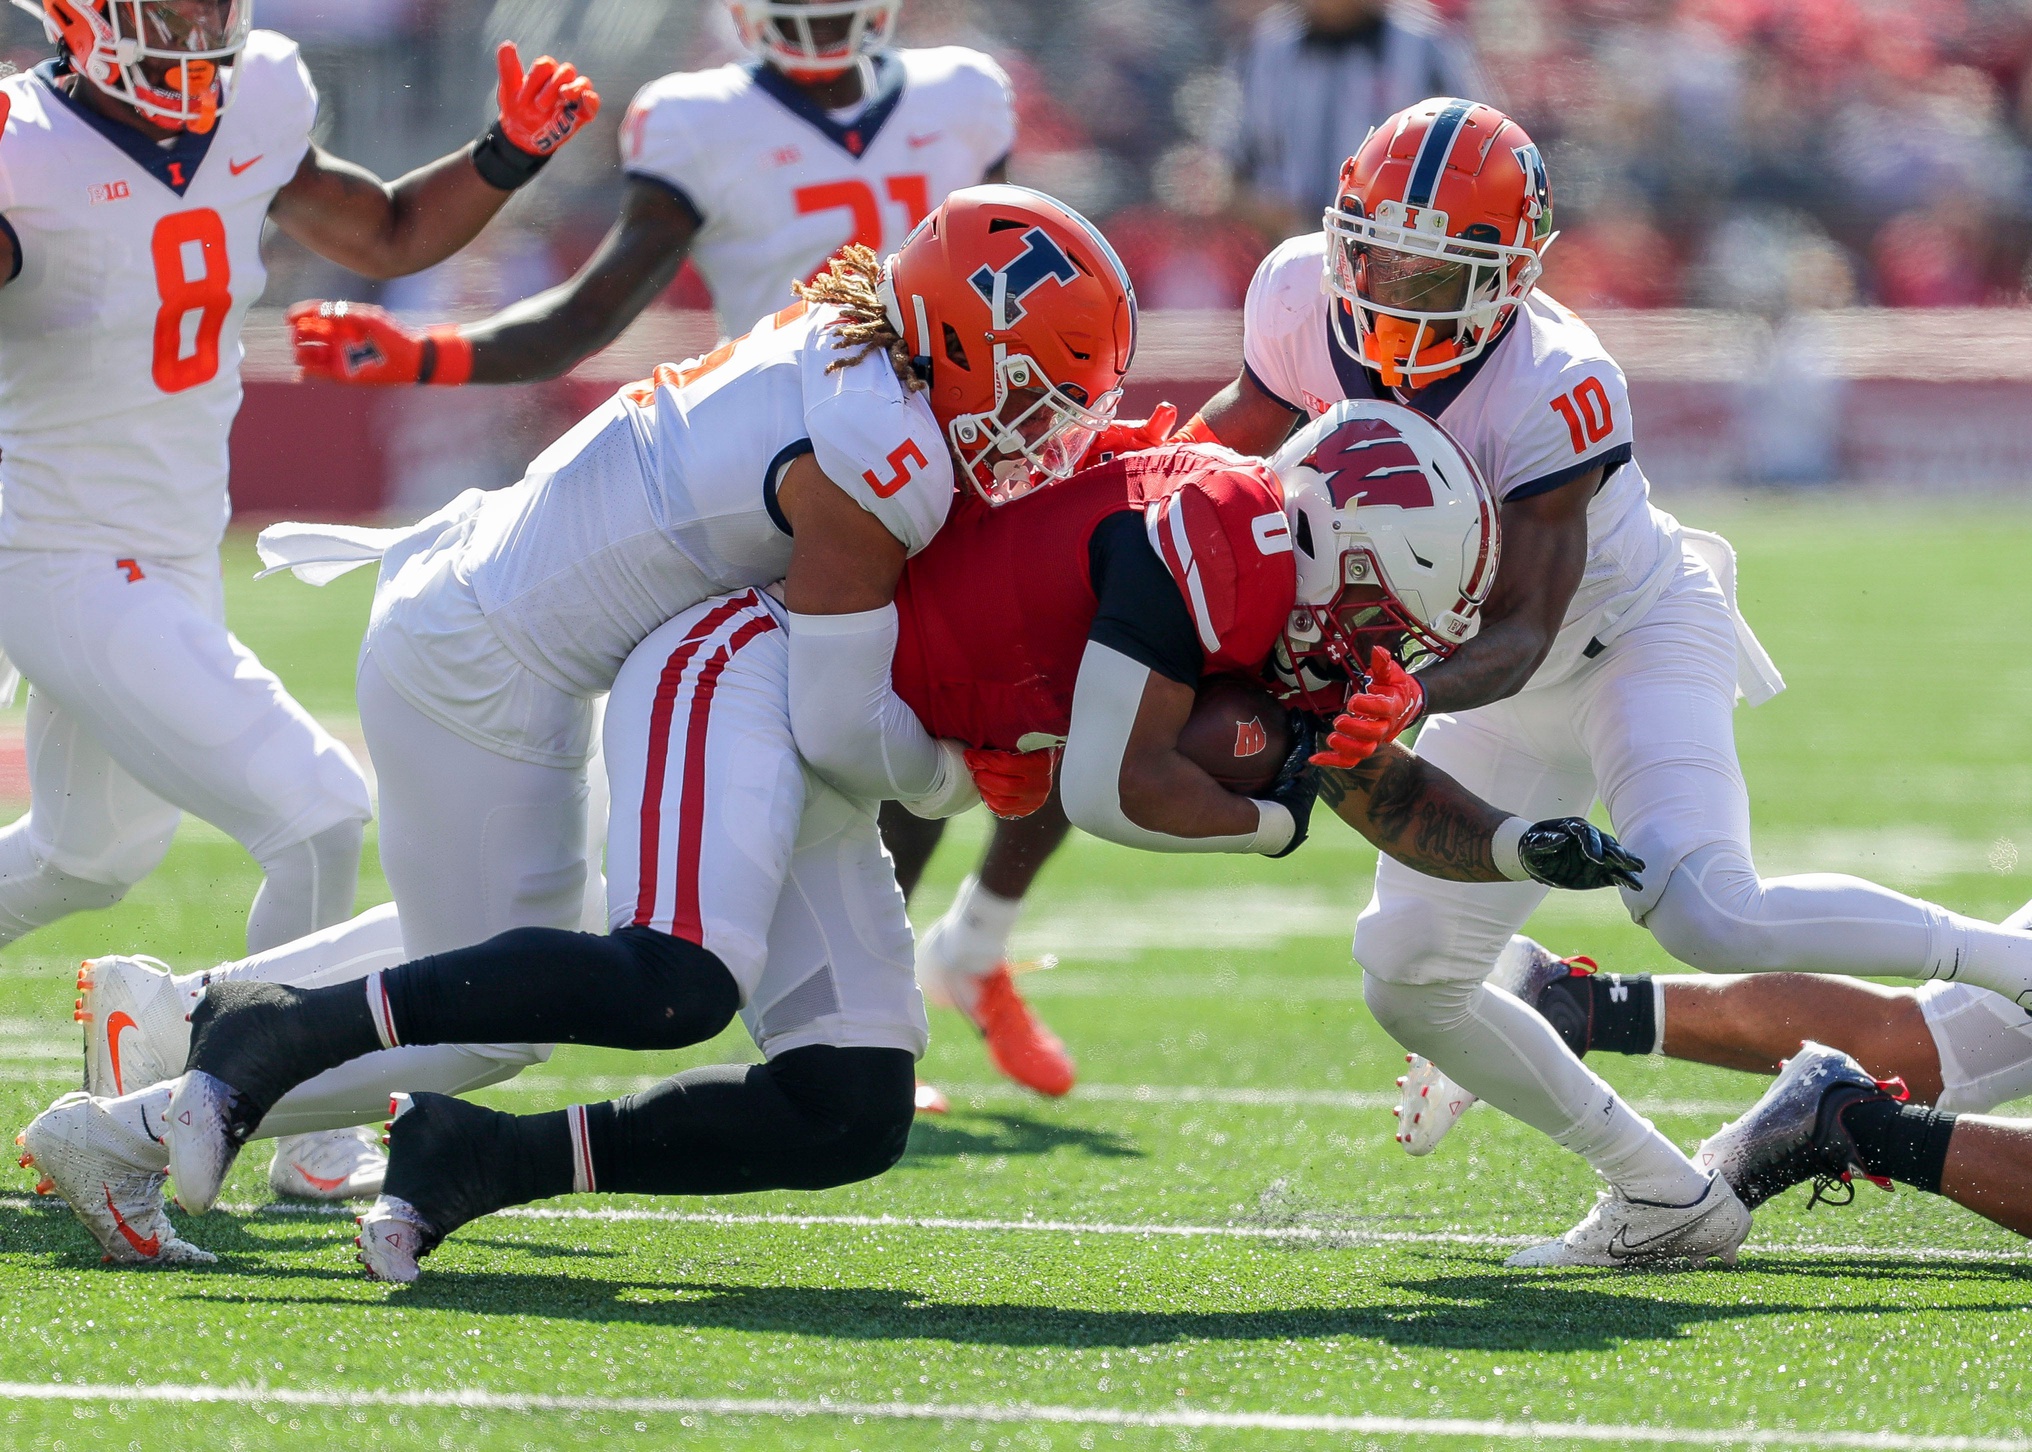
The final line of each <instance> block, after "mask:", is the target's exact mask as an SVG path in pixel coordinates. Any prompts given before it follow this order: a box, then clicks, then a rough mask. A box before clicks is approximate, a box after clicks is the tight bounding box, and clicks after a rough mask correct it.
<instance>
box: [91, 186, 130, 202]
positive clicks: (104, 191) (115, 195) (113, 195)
mask: <svg viewBox="0 0 2032 1452" xmlns="http://www.w3.org/2000/svg"><path fill="white" fill-rule="evenodd" d="M133 195H134V193H133V190H132V189H131V188H129V187H128V185H127V183H125V182H123V181H110V182H93V183H92V187H91V198H92V205H93V206H95V207H96V206H98V205H99V204H100V203H101V202H124V201H126V200H127V198H129V197H131V196H133Z"/></svg>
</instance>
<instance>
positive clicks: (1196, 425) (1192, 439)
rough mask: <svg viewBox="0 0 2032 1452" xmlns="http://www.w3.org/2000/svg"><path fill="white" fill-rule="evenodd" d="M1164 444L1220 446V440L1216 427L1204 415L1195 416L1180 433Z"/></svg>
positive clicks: (1173, 435) (1186, 422)
mask: <svg viewBox="0 0 2032 1452" xmlns="http://www.w3.org/2000/svg"><path fill="white" fill-rule="evenodd" d="M1164 442H1166V443H1167V444H1218V443H1220V438H1219V436H1218V435H1216V434H1215V433H1214V426H1213V425H1212V424H1210V423H1208V422H1207V421H1206V418H1205V416H1204V415H1201V414H1194V415H1193V416H1192V417H1191V418H1189V419H1187V420H1186V421H1185V423H1184V425H1183V426H1182V427H1181V428H1179V429H1178V431H1177V432H1176V433H1174V434H1172V436H1171V437H1170V438H1168V439H1166V440H1165V441H1164Z"/></svg>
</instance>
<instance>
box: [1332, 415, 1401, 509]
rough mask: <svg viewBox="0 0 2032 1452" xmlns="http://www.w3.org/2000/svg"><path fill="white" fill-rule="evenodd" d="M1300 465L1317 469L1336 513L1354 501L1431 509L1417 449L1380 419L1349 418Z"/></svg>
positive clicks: (1396, 430)
mask: <svg viewBox="0 0 2032 1452" xmlns="http://www.w3.org/2000/svg"><path fill="white" fill-rule="evenodd" d="M1304 464H1305V467H1307V468H1310V469H1316V470H1318V471H1319V473H1320V476H1321V478H1322V480H1323V481H1324V482H1325V484H1326V487H1327V492H1328V493H1329V494H1330V495H1331V496H1332V497H1333V502H1334V507H1335V508H1337V509H1340V508H1345V507H1347V506H1348V505H1349V504H1353V503H1356V502H1360V503H1363V504H1394V505H1396V506H1397V507H1398V508H1400V509H1430V508H1431V507H1432V502H1433V501H1432V482H1431V481H1430V480H1429V479H1427V478H1426V477H1425V465H1424V464H1423V463H1422V462H1420V460H1419V457H1418V451H1417V450H1416V449H1414V448H1412V447H1411V445H1410V444H1408V443H1406V442H1405V441H1404V435H1403V434H1402V433H1401V432H1399V430H1398V428H1397V426H1396V425H1395V424H1394V423H1392V422H1390V420H1388V419H1386V418H1355V419H1349V420H1348V421H1347V422H1346V423H1344V424H1342V425H1341V426H1340V427H1339V428H1337V429H1335V430H1334V431H1333V432H1332V433H1330V434H1328V435H1327V436H1326V437H1325V438H1323V439H1321V440H1320V441H1319V447H1318V448H1316V449H1314V450H1313V451H1312V453H1311V454H1309V455H1307V456H1306V458H1305V460H1304Z"/></svg>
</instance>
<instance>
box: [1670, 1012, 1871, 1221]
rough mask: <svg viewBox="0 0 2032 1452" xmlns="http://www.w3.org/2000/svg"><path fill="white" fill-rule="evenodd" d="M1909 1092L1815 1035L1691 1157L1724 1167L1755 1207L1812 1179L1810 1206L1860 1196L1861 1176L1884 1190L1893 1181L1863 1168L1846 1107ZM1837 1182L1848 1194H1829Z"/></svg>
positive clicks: (1704, 1164) (1705, 1165)
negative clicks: (1818, 1040)
mask: <svg viewBox="0 0 2032 1452" xmlns="http://www.w3.org/2000/svg"><path fill="white" fill-rule="evenodd" d="M1907 1097H1908V1095H1907V1091H1906V1088H1905V1083H1904V1081H1903V1080H1902V1079H1888V1080H1885V1079H1874V1078H1872V1077H1871V1076H1870V1072H1869V1070H1867V1069H1865V1068H1864V1067H1863V1066H1862V1065H1861V1064H1859V1063H1857V1062H1856V1061H1855V1060H1854V1059H1852V1058H1850V1057H1849V1056H1848V1055H1847V1054H1845V1053H1843V1052H1842V1051H1841V1050H1840V1049H1831V1048H1829V1047H1828V1046H1827V1045H1826V1044H1816V1043H1813V1042H1812V1041H1810V1040H1809V1041H1808V1042H1806V1043H1803V1044H1801V1045H1800V1046H1799V1052H1798V1053H1797V1054H1795V1055H1793V1056H1792V1057H1791V1058H1790V1059H1788V1060H1786V1061H1785V1063H1784V1064H1783V1065H1782V1066H1781V1070H1780V1073H1779V1075H1778V1077H1777V1078H1776V1079H1774V1080H1773V1081H1772V1082H1771V1087H1770V1088H1769V1089H1766V1090H1765V1091H1764V1097H1763V1098H1761V1099H1759V1100H1758V1101H1757V1102H1756V1103H1755V1104H1753V1105H1751V1106H1750V1108H1749V1110H1748V1112H1746V1113H1745V1114H1743V1115H1742V1117H1740V1118H1739V1119H1736V1120H1734V1121H1733V1122H1731V1123H1729V1124H1725V1125H1723V1126H1722V1127H1721V1128H1720V1129H1719V1130H1717V1131H1715V1133H1714V1134H1713V1135H1711V1136H1709V1138H1708V1139H1707V1140H1705V1141H1704V1142H1703V1143H1702V1144H1701V1147H1700V1148H1699V1149H1698V1150H1696V1151H1695V1152H1694V1157H1693V1162H1694V1163H1695V1164H1697V1165H1699V1166H1700V1167H1701V1168H1702V1169H1704V1170H1719V1171H1720V1172H1721V1176H1722V1178H1723V1179H1725V1180H1727V1181H1728V1182H1729V1184H1730V1185H1732V1186H1734V1187H1735V1191H1736V1196H1737V1198H1738V1199H1740V1200H1741V1201H1742V1202H1743V1203H1744V1204H1745V1205H1747V1206H1749V1207H1750V1208H1751V1209H1752V1210H1754V1209H1756V1208H1757V1207H1758V1206H1759V1205H1761V1204H1763V1203H1764V1202H1765V1201H1766V1200H1769V1199H1770V1198H1771V1197H1772V1196H1774V1195H1777V1194H1779V1193H1781V1192H1783V1191H1785V1190H1789V1189H1791V1188H1792V1187H1793V1186H1794V1185H1802V1184H1805V1183H1806V1182H1807V1181H1808V1180H1811V1181H1813V1199H1812V1200H1811V1201H1810V1202H1809V1203H1810V1204H1814V1205H1818V1204H1819V1203H1820V1202H1821V1201H1822V1200H1826V1201H1827V1202H1828V1203H1829V1204H1831V1205H1846V1204H1848V1203H1849V1201H1850V1200H1853V1199H1854V1198H1855V1188H1854V1185H1855V1179H1854V1177H1855V1176H1857V1175H1861V1176H1863V1177H1864V1178H1865V1179H1867V1180H1869V1181H1870V1182H1871V1183H1872V1184H1874V1185H1876V1186H1877V1187H1878V1188H1880V1189H1884V1190H1888V1189H1890V1188H1891V1182H1890V1181H1889V1180H1887V1179H1885V1178H1884V1177H1883V1176H1881V1175H1873V1174H1871V1173H1870V1172H1869V1170H1868V1169H1867V1168H1866V1167H1865V1166H1864V1164H1863V1160H1862V1155H1861V1153H1860V1152H1859V1151H1858V1150H1857V1149H1856V1142H1855V1140H1854V1139H1852V1138H1851V1137H1850V1136H1849V1132H1848V1130H1847V1129H1845V1128H1844V1127H1843V1126H1842V1113H1843V1111H1845V1110H1846V1109H1848V1108H1849V1106H1851V1105H1854V1104H1863V1103H1878V1102H1883V1101H1890V1102H1894V1103H1902V1102H1904V1100H1905V1099H1906V1098H1907ZM1836 1185H1841V1186H1844V1187H1845V1188H1846V1190H1847V1193H1846V1194H1844V1195H1841V1196H1840V1197H1839V1198H1837V1197H1836V1196H1834V1195H1830V1194H1829V1191H1830V1190H1832V1189H1833V1187H1834V1186H1836Z"/></svg>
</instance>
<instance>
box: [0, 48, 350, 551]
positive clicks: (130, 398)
mask: <svg viewBox="0 0 2032 1452" xmlns="http://www.w3.org/2000/svg"><path fill="white" fill-rule="evenodd" d="M238 70H239V90H238V92H237V94H236V95H235V97H234V101H233V105H232V106H231V107H230V108H229V109H228V110H227V111H226V113H225V114H224V115H223V116H221V117H220V118H219V122H218V125H217V126H216V127H215V128H214V129H213V131H212V132H211V133H210V134H209V135H208V136H197V135H194V134H192V133H190V132H183V133H180V134H179V135H178V136H177V137H176V138H175V139H174V141H173V142H171V143H170V144H169V145H167V146H161V145H158V144H157V143H156V142H154V141H152V140H150V139H149V138H147V137H145V136H143V135H142V134H141V133H140V132H139V131H136V130H134V129H132V128H131V127H126V126H122V125H120V124H119V123H118V122H116V121H112V120H110V119H107V118H105V117H102V116H100V115H99V114H98V113H97V112H94V111H89V110H87V109H86V108H85V107H84V106H83V105H81V104H80V103H78V102H76V101H73V100H72V99H71V98H70V97H69V96H66V95H64V94H63V93H61V92H60V91H58V90H57V89H56V88H55V85H54V75H55V73H54V69H53V67H52V66H48V65H45V66H43V67H39V68H38V69H37V70H36V71H34V72H32V73H29V74H26V75H16V76H10V77H8V78H7V79H6V80H5V81H0V89H4V91H5V93H6V96H7V98H8V100H9V101H10V102H11V103H12V108H13V109H12V111H11V113H10V114H9V116H8V118H7V126H6V131H5V134H4V136H0V219H4V222H5V225H6V227H7V230H8V231H9V232H10V233H12V235H13V237H14V239H15V245H16V248H17V250H18V253H19V256H20V259H21V270H20V273H19V275H18V276H16V277H15V278H14V279H13V280H12V281H11V282H9V283H8V284H7V286H6V287H5V288H4V289H0V547H6V548H13V549H37V550H96V551H112V552H115V553H118V554H122V555H132V556H137V557H142V558H151V557H152V558H158V559H182V558H188V557H191V556H197V555H202V554H205V553H207V552H209V551H211V550H214V549H216V548H217V547H218V543H219V538H220V536H221V535H222V534H223V533H224V531H225V527H226V519H227V516H228V514H229V513H230V512H231V506H230V504H229V503H228V501H227V497H226V474H227V463H226V439H227V435H228V434H229V433H230V432H231V430H232V426H233V416H234V414H235V413H237V412H238V411H239V408H240V357H241V346H240V327H241V324H242V323H243V322H244V321H245V319H246V316H247V309H248V308H249V307H251V306H252V305H253V303H254V300H255V299H256V298H258V297H259V296H260V295H261V289H262V287H263V286H264V285H265V283H266V282H267V277H268V274H267V270H266V269H265V268H264V267H263V266H262V263H261V225H262V222H263V221H264V219H266V217H267V215H268V205H269V202H270V200H271V199H272V198H273V197H274V196H275V193H276V191H277V190H278V189H280V188H281V187H282V186H283V185H284V184H285V183H287V182H288V181H289V179H290V178H291V177H292V176H294V175H295V174H296V169H297V165H298V164H299V163H300V162H301V161H302V160H303V156H304V153H305V152H306V151H307V150H308V149H309V146H310V128H311V123H312V121H313V120H315V119H316V116H317V92H316V90H315V89H314V88H313V87H312V85H311V81H310V75H309V73H308V72H306V71H305V70H304V67H303V62H302V61H301V60H300V59H299V58H298V56H297V50H296V45H295V44H294V42H292V41H289V40H286V39H284V38H283V37H282V36H280V35H277V34H275V33H274V32H273V31H267V30H257V31H255V32H253V34H252V35H250V36H249V37H248V40H247V48H246V49H245V50H244V51H243V52H242V53H241V56H240V60H239V63H238Z"/></svg>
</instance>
